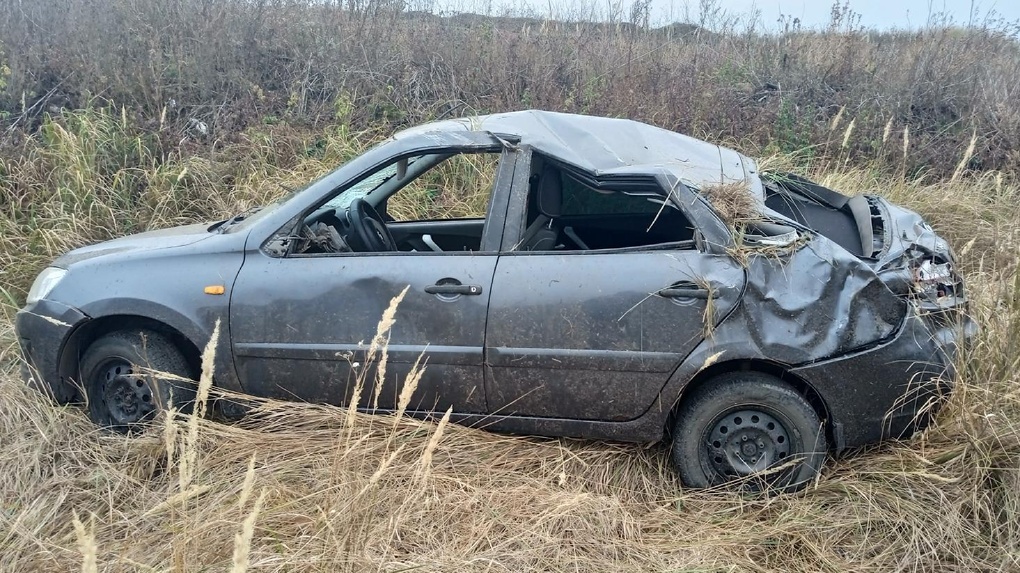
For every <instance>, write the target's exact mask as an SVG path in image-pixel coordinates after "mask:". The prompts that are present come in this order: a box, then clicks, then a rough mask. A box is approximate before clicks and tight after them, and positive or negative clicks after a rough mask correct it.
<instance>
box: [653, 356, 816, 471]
mask: <svg viewBox="0 0 1020 573" xmlns="http://www.w3.org/2000/svg"><path fill="white" fill-rule="evenodd" d="M826 454H827V443H826V439H825V431H824V428H823V426H822V422H821V420H820V419H819V417H818V414H817V413H816V412H815V409H814V408H813V407H812V406H811V404H810V403H809V402H808V401H807V400H806V399H805V398H804V397H803V396H801V395H800V394H799V393H798V392H796V391H795V390H793V389H792V388H790V387H789V386H788V385H786V384H784V383H783V382H782V381H781V380H779V379H778V378H775V377H774V376H769V375H767V374H762V373H759V372H731V373H728V374H723V375H721V376H718V377H716V378H713V379H712V380H708V381H707V382H705V383H704V384H702V385H701V386H699V387H698V388H696V389H695V390H694V391H693V392H692V393H691V395H690V396H687V397H686V398H685V399H684V401H683V403H682V404H681V407H680V409H679V411H678V412H677V421H676V425H675V427H674V431H673V463H674V465H676V467H677V469H678V470H679V472H680V478H681V479H682V480H683V482H684V484H685V485H687V486H689V487H699V488H701V487H712V486H717V485H722V484H727V483H731V482H732V483H734V484H735V485H737V487H739V488H740V489H742V490H745V491H768V490H778V491H795V490H797V489H800V488H802V487H804V486H805V485H806V484H807V483H808V482H809V481H811V480H812V479H814V477H815V476H816V475H817V474H818V472H819V471H820V470H821V468H822V464H823V463H824V462H825V456H826Z"/></svg>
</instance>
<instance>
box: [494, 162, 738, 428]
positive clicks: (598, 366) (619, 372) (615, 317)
mask: <svg viewBox="0 0 1020 573" xmlns="http://www.w3.org/2000/svg"><path fill="white" fill-rule="evenodd" d="M534 171H535V173H536V175H533V176H532V180H534V179H535V177H537V176H540V177H548V176H550V174H551V173H554V172H555V171H556V170H555V169H552V170H550V169H549V168H548V167H546V168H545V169H542V170H537V169H536V170H534ZM561 175H563V174H562V173H561ZM519 180H520V179H518V181H519ZM535 187H536V186H535V185H534V184H533V186H532V189H531V190H530V191H529V193H531V194H534V193H536V192H537V191H536V189H535ZM560 187H561V190H560V193H561V194H562V197H561V201H560V204H561V208H560V209H559V210H560V212H559V213H550V215H552V216H551V217H549V221H548V222H547V223H546V226H547V227H548V228H550V229H552V230H553V231H552V232H553V233H554V234H556V235H557V238H556V240H555V241H553V243H552V245H551V246H550V247H549V248H548V249H547V250H535V251H528V250H525V249H526V248H527V238H526V237H522V239H521V240H518V241H517V243H518V244H517V245H516V248H514V249H511V250H509V251H507V252H504V254H503V255H502V256H501V257H500V259H499V263H498V265H497V267H496V273H495V277H494V280H493V286H492V296H491V297H490V300H489V319H488V325H487V328H486V360H487V366H488V368H487V370H486V394H487V396H488V403H489V409H490V410H491V411H493V412H496V413H499V414H505V415H516V416H534V417H546V418H570V419H585V420H603V421H624V420H630V419H634V418H636V417H638V416H640V415H641V414H642V413H643V412H645V411H646V410H647V409H648V407H649V406H650V405H651V404H652V403H653V401H654V400H655V398H656V397H657V394H658V392H659V390H660V389H661V388H662V387H663V386H664V385H665V383H666V381H667V379H668V378H669V376H670V374H671V373H672V372H673V370H674V369H675V368H676V367H677V366H678V365H679V364H680V362H681V361H682V360H683V359H684V358H685V357H686V356H687V354H688V353H690V352H691V351H692V350H693V349H694V348H695V347H696V346H697V345H698V344H699V343H700V342H701V341H702V340H703V339H704V338H705V336H706V335H707V334H708V333H710V332H711V330H712V328H713V327H714V326H715V325H716V324H718V322H719V321H721V320H722V319H723V318H724V317H725V316H726V314H727V313H728V312H729V311H730V310H731V309H732V308H733V307H734V305H735V304H736V303H737V300H738V298H739V294H740V292H741V290H742V288H743V282H744V272H743V269H742V268H740V267H739V265H737V264H736V263H735V262H734V261H733V260H732V259H731V258H730V257H727V256H720V255H711V254H707V253H703V252H701V251H699V250H698V248H697V246H696V244H695V241H694V240H692V239H693V237H694V232H693V231H694V229H693V225H692V224H691V223H690V222H689V221H687V220H686V218H685V217H684V216H683V215H682V214H681V213H680V211H679V210H675V209H673V208H671V207H667V208H666V209H665V210H664V209H663V208H662V205H661V202H659V203H656V202H654V201H653V200H652V199H653V197H652V196H651V195H650V194H653V193H654V191H655V190H654V189H653V188H651V187H645V188H642V187H641V185H637V186H633V185H631V186H628V187H620V188H619V190H617V191H612V190H607V189H601V190H599V191H597V192H596V191H595V190H594V189H592V188H589V187H587V186H586V185H584V184H582V183H580V182H579V181H577V180H571V179H570V178H569V177H566V176H564V177H563V181H562V184H561V185H560ZM518 191H519V190H518ZM515 192H516V191H515ZM586 194H590V195H586ZM520 203H522V204H523V203H525V202H524V201H521V202H520ZM537 203H538V202H536V201H535V200H534V197H530V198H529V200H528V201H527V202H526V204H527V205H530V206H534V205H536V204H537ZM516 204H517V202H516V201H514V202H511V213H513V211H514V205H516ZM531 211H532V210H530V209H529V210H528V212H527V213H526V214H525V215H524V216H523V222H518V223H517V224H516V225H517V227H518V228H520V229H527V228H528V227H529V226H531V221H532V219H533V217H534V214H533V213H531ZM507 225H508V231H507V234H508V235H512V234H514V233H516V232H518V229H517V228H515V227H514V223H513V221H512V217H511V216H510V215H508V219H507ZM522 232H523V233H524V234H526V231H522ZM506 244H507V243H506V241H504V245H506Z"/></svg>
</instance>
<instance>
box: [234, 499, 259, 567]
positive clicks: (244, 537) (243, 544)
mask: <svg viewBox="0 0 1020 573" xmlns="http://www.w3.org/2000/svg"><path fill="white" fill-rule="evenodd" d="M265 499H266V490H264V489H263V490H261V491H259V497H258V498H257V499H256V500H255V505H254V506H253V507H252V508H251V513H249V514H248V517H245V518H244V521H243V522H241V531H240V532H239V533H238V534H237V535H236V536H235V537H234V557H233V559H232V560H231V563H232V566H231V568H230V572H231V573H245V571H247V570H248V565H249V555H250V554H251V540H252V537H254V536H255V520H256V519H257V518H258V516H259V511H261V510H262V503H263V502H264V501H265Z"/></svg>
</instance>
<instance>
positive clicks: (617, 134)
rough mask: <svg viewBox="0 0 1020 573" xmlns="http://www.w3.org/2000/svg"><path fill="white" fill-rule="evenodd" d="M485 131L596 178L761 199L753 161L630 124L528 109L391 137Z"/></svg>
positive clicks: (447, 122) (429, 125) (454, 121)
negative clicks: (670, 182) (738, 189)
mask: <svg viewBox="0 0 1020 573" xmlns="http://www.w3.org/2000/svg"><path fill="white" fill-rule="evenodd" d="M458 131H485V132H490V133H492V134H494V135H497V136H512V137H513V138H514V139H519V140H520V143H521V144H524V145H530V146H531V147H532V148H534V149H535V150H537V151H538V152H540V153H542V154H544V155H548V156H551V157H553V158H555V159H557V160H559V161H561V162H563V163H566V164H569V165H573V166H575V167H578V168H580V169H583V170H585V171H588V172H591V173H593V174H594V175H595V176H596V177H602V176H613V175H643V174H656V173H660V172H662V171H666V172H669V173H672V174H673V175H675V176H676V177H677V178H678V179H679V180H680V181H682V182H683V183H684V184H685V185H688V186H690V187H694V188H697V189H701V188H704V187H706V186H713V185H722V184H727V185H729V184H734V183H741V182H744V183H746V184H747V185H748V188H749V190H751V191H753V192H757V193H756V194H760V183H759V182H758V178H757V177H751V175H752V174H756V172H757V166H756V165H755V162H754V161H753V160H752V159H750V158H748V157H745V156H744V155H741V154H740V153H737V152H736V151H733V150H732V149H727V148H725V147H721V146H719V145H715V144H712V143H708V142H706V141H701V140H699V139H694V138H693V137H688V136H686V135H681V134H679V133H675V132H672V131H668V130H665V129H661V128H658V127H654V126H651V125H648V124H645V123H641V122H637V121H632V120H629V119H615V118H608V117H593V116H586V115H575V114H569V113H557V112H551V111H539V110H527V111H516V112H510V113H499V114H493V115H484V116H474V117H465V118H459V119H450V120H445V121H439V122H434V123H427V124H424V125H420V126H417V127H413V128H410V129H407V130H404V131H401V132H400V133H397V134H396V135H395V136H394V137H395V138H396V139H400V138H402V137H407V136H410V135H419V134H424V133H430V132H458Z"/></svg>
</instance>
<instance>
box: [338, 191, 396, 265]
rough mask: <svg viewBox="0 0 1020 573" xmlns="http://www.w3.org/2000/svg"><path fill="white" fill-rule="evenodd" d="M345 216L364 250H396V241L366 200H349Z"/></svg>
mask: <svg viewBox="0 0 1020 573" xmlns="http://www.w3.org/2000/svg"><path fill="white" fill-rule="evenodd" d="M347 218H348V219H350V222H351V228H352V230H353V231H354V234H355V235H356V236H357V237H358V241H360V242H361V244H362V246H363V247H365V250H366V251H369V252H378V251H395V250H397V243H396V242H395V241H394V240H393V235H391V234H390V230H389V229H387V228H386V223H385V222H384V221H383V218H382V216H380V215H379V212H378V211H376V210H375V207H373V206H372V204H371V203H369V202H368V201H365V200H364V199H361V198H358V199H355V200H353V201H351V205H350V207H348V210H347Z"/></svg>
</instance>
